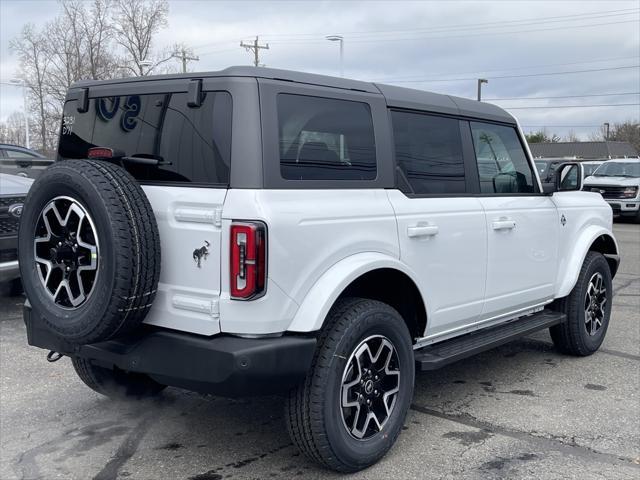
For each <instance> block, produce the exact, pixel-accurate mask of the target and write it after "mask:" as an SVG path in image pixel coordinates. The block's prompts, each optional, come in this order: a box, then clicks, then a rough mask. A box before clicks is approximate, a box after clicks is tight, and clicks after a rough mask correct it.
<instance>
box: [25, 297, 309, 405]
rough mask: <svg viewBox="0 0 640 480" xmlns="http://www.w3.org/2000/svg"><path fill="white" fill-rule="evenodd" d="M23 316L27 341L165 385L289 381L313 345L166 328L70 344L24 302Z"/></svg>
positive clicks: (283, 387) (280, 387)
mask: <svg viewBox="0 0 640 480" xmlns="http://www.w3.org/2000/svg"><path fill="white" fill-rule="evenodd" d="M24 321H25V324H26V326H27V338H28V342H29V345H32V346H36V347H40V348H44V349H47V350H54V351H56V352H60V353H63V354H65V355H68V356H71V357H73V356H78V357H82V358H86V359H89V360H91V363H93V364H95V365H98V366H102V367H106V368H114V367H115V368H119V369H121V370H126V371H130V372H139V373H144V374H147V375H149V376H150V377H152V378H153V379H154V380H156V381H158V382H160V383H162V384H165V385H171V386H175V387H180V388H185V389H188V390H194V391H199V392H203V393H213V394H217V395H224V396H230V397H237V396H248V395H261V394H271V393H279V392H285V391H287V390H288V389H290V388H292V387H294V386H295V385H296V384H298V383H299V382H300V381H302V380H303V379H304V377H305V375H306V373H307V371H308V369H309V367H310V365H311V361H312V358H313V353H314V351H315V347H316V339H315V338H313V337H303V336H282V337H278V338H262V339H247V338H238V337H232V336H216V337H202V336H199V335H193V334H187V333H178V332H172V331H166V330H154V331H150V332H145V333H141V334H139V335H137V336H130V337H127V338H122V339H116V340H109V341H105V342H99V343H94V344H90V345H72V344H69V343H67V342H66V341H64V340H62V339H60V338H59V337H57V336H56V335H54V334H52V333H51V332H50V331H49V330H48V329H47V327H46V326H45V324H44V323H43V322H42V319H40V318H37V315H36V314H35V312H33V311H32V310H31V308H30V307H29V306H28V305H25V308H24Z"/></svg>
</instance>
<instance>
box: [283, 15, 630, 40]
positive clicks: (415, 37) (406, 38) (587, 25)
mask: <svg viewBox="0 0 640 480" xmlns="http://www.w3.org/2000/svg"><path fill="white" fill-rule="evenodd" d="M624 23H633V24H637V23H638V20H637V19H634V20H622V21H619V22H603V23H589V24H586V25H563V26H557V27H551V28H537V29H530V30H514V31H508V32H500V31H496V32H485V33H469V34H460V35H438V36H429V35H417V36H408V37H402V38H380V37H379V36H375V37H372V38H370V39H362V38H360V39H357V38H356V39H353V40H351V39H350V40H349V43H375V42H385V43H386V42H404V41H412V40H419V39H424V38H427V39H432V40H433V39H436V40H437V39H451V38H470V37H491V36H499V35H513V34H516V35H520V34H523V33H535V32H548V31H553V30H569V29H574V28H589V27H601V26H606V25H619V24H624ZM515 26H517V25H514V27H515ZM433 33H440V32H433ZM321 42H322V40H321V39H320V38H318V39H314V40H311V39H309V40H275V41H272V42H271V43H273V44H281V43H282V44H284V43H292V44H312V43H321Z"/></svg>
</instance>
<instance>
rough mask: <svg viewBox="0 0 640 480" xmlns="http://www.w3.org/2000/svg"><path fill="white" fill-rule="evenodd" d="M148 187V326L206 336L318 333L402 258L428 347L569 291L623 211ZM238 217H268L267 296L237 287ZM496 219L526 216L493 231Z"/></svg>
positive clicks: (490, 200) (584, 198)
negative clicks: (232, 262) (153, 268)
mask: <svg viewBox="0 0 640 480" xmlns="http://www.w3.org/2000/svg"><path fill="white" fill-rule="evenodd" d="M144 189H145V192H146V193H147V196H148V197H149V200H150V201H151V204H152V206H153V209H154V212H155V215H156V218H157V221H158V226H159V229H160V236H161V244H162V272H161V276H160V284H159V289H158V290H159V291H158V295H157V297H156V300H155V302H154V305H153V308H152V309H151V311H150V313H149V315H148V316H147V318H146V319H145V323H148V324H152V325H157V326H162V327H166V328H172V329H176V330H183V331H189V332H193V333H197V334H202V335H214V334H216V333H219V332H225V333H232V334H240V335H264V334H279V333H282V332H285V331H292V332H313V331H317V330H319V329H320V328H322V325H323V322H324V320H325V318H326V315H327V313H328V312H329V310H330V308H331V306H332V305H333V303H334V302H335V300H336V299H337V298H338V297H339V296H340V294H341V293H342V292H343V291H344V289H345V288H346V287H347V286H348V285H349V284H350V283H351V282H353V281H354V280H356V279H357V278H358V277H360V276H361V275H363V274H365V273H367V272H369V271H372V270H376V269H380V268H392V269H396V270H399V271H401V272H403V273H404V274H406V275H407V276H408V277H409V278H410V279H411V280H412V281H413V282H414V283H415V284H416V285H417V286H418V288H419V290H420V293H421V295H422V299H423V301H424V303H425V308H426V311H427V328H426V331H425V332H424V336H423V337H422V338H420V339H419V340H418V344H417V345H425V344H428V343H433V342H435V341H440V340H442V339H445V338H449V337H451V336H455V335H458V334H462V333H465V332H467V331H471V330H474V329H478V328H482V327H484V326H487V325H493V324H495V323H500V322H501V321H506V320H507V319H512V318H515V317H518V316H520V315H522V314H523V313H522V312H531V311H534V310H535V309H540V308H542V307H541V306H543V305H544V304H545V303H548V302H550V301H552V300H553V299H554V298H558V297H562V296H565V295H567V294H568V293H569V292H570V291H571V289H572V288H573V285H574V284H575V282H576V279H577V274H578V271H579V269H580V266H581V264H582V261H583V260H584V256H585V255H586V252H587V250H588V249H589V247H590V245H591V244H592V243H593V241H594V240H595V239H596V238H598V237H599V236H600V235H610V236H611V209H610V208H609V207H608V205H607V204H606V203H605V202H604V201H603V200H602V198H601V197H600V195H597V194H592V193H587V192H563V193H556V194H555V195H553V196H542V195H532V196H518V197H506V196H495V197H488V196H476V197H474V196H466V197H459V198H408V197H407V196H405V195H404V194H402V193H401V192H399V191H397V190H384V189H371V190H365V189H362V190H268V189H264V190H251V189H231V190H224V189H201V188H178V187H174V188H162V187H144ZM562 215H564V217H565V225H562V222H561V217H562ZM503 217H504V218H503ZM233 220H260V221H262V222H264V223H265V224H266V225H267V232H268V239H267V252H268V257H267V277H268V278H267V291H266V294H265V295H264V296H263V297H261V298H259V299H256V300H251V301H238V300H231V298H230V295H229V262H228V260H227V259H228V258H229V230H230V225H231V222H232V221H233ZM496 221H500V222H504V221H507V223H508V224H509V222H513V223H514V224H515V227H514V228H506V229H503V228H502V227H501V228H499V229H494V222H496ZM500 225H502V224H500ZM507 226H509V225H507ZM205 240H206V241H208V242H209V243H210V246H209V255H208V256H207V258H206V260H203V261H202V264H201V268H198V267H197V265H196V262H195V261H194V260H193V257H192V255H193V250H194V249H196V248H199V247H201V246H202V245H203V243H204V241H205Z"/></svg>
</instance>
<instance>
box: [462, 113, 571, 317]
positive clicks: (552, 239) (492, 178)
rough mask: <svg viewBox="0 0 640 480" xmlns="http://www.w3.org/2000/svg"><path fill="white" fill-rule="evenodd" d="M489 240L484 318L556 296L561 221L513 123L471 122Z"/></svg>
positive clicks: (534, 304)
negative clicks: (541, 187) (535, 173)
mask: <svg viewBox="0 0 640 480" xmlns="http://www.w3.org/2000/svg"><path fill="white" fill-rule="evenodd" d="M470 130H471V135H472V139H473V145H474V149H475V153H476V157H477V163H478V171H479V183H480V192H481V194H480V195H479V197H478V199H479V201H480V203H481V204H482V208H483V209H484V211H485V213H486V232H487V239H488V251H487V252H488V255H487V285H486V294H485V304H484V309H483V312H482V318H481V320H487V319H491V318H494V317H500V316H502V315H508V314H510V313H514V314H516V313H518V312H521V311H522V310H523V309H528V308H531V307H535V306H540V305H541V304H542V303H544V302H545V301H547V300H549V299H551V298H553V293H554V282H555V277H556V269H557V260H558V252H557V248H558V234H559V227H560V221H559V219H558V212H557V210H556V207H555V205H554V203H553V202H552V201H551V198H550V197H549V196H547V195H543V194H542V193H540V189H539V185H538V182H537V180H536V177H535V175H534V172H533V168H532V165H531V163H530V162H529V160H528V159H527V155H526V153H525V150H524V148H523V145H522V142H521V141H520V137H519V135H518V132H517V130H516V129H515V127H513V126H508V125H498V124H492V123H483V122H470Z"/></svg>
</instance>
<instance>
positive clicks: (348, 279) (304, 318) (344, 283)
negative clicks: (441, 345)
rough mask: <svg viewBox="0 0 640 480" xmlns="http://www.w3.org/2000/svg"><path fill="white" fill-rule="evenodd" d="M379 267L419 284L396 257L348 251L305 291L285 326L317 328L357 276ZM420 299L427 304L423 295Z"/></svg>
mask: <svg viewBox="0 0 640 480" xmlns="http://www.w3.org/2000/svg"><path fill="white" fill-rule="evenodd" d="M381 268H391V269H394V270H398V271H400V272H402V273H404V274H405V275H407V276H408V277H409V278H410V279H411V280H412V281H413V282H414V283H415V284H416V285H418V282H417V275H416V274H415V273H414V272H413V271H412V270H411V269H409V268H408V267H407V266H406V265H405V264H404V263H402V262H400V261H399V260H398V259H397V258H394V257H392V256H389V255H386V254H383V253H378V252H363V253H357V254H355V255H351V256H349V257H346V258H344V259H342V260H340V261H339V262H338V263H335V264H334V265H332V266H331V267H330V268H329V269H328V270H327V271H325V272H324V273H323V274H322V275H321V276H320V278H319V279H318V280H317V281H316V283H315V284H314V285H313V287H311V289H310V290H309V292H307V294H306V295H305V297H304V300H303V301H302V303H301V304H300V308H298V311H297V312H296V314H295V317H294V318H293V321H292V322H291V324H290V325H289V327H288V328H287V330H288V331H290V332H313V331H316V330H320V328H322V324H323V323H324V320H325V318H326V316H327V314H328V313H329V310H330V309H331V307H332V306H333V304H334V303H335V301H336V300H337V299H338V297H339V296H340V294H341V293H342V292H343V291H344V290H345V289H346V288H347V287H348V286H349V285H350V284H351V283H352V282H353V281H354V280H356V279H357V278H358V277H360V276H362V275H364V274H365V273H367V272H370V271H372V270H378V269H381ZM423 301H425V305H426V300H425V299H424V297H423Z"/></svg>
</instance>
